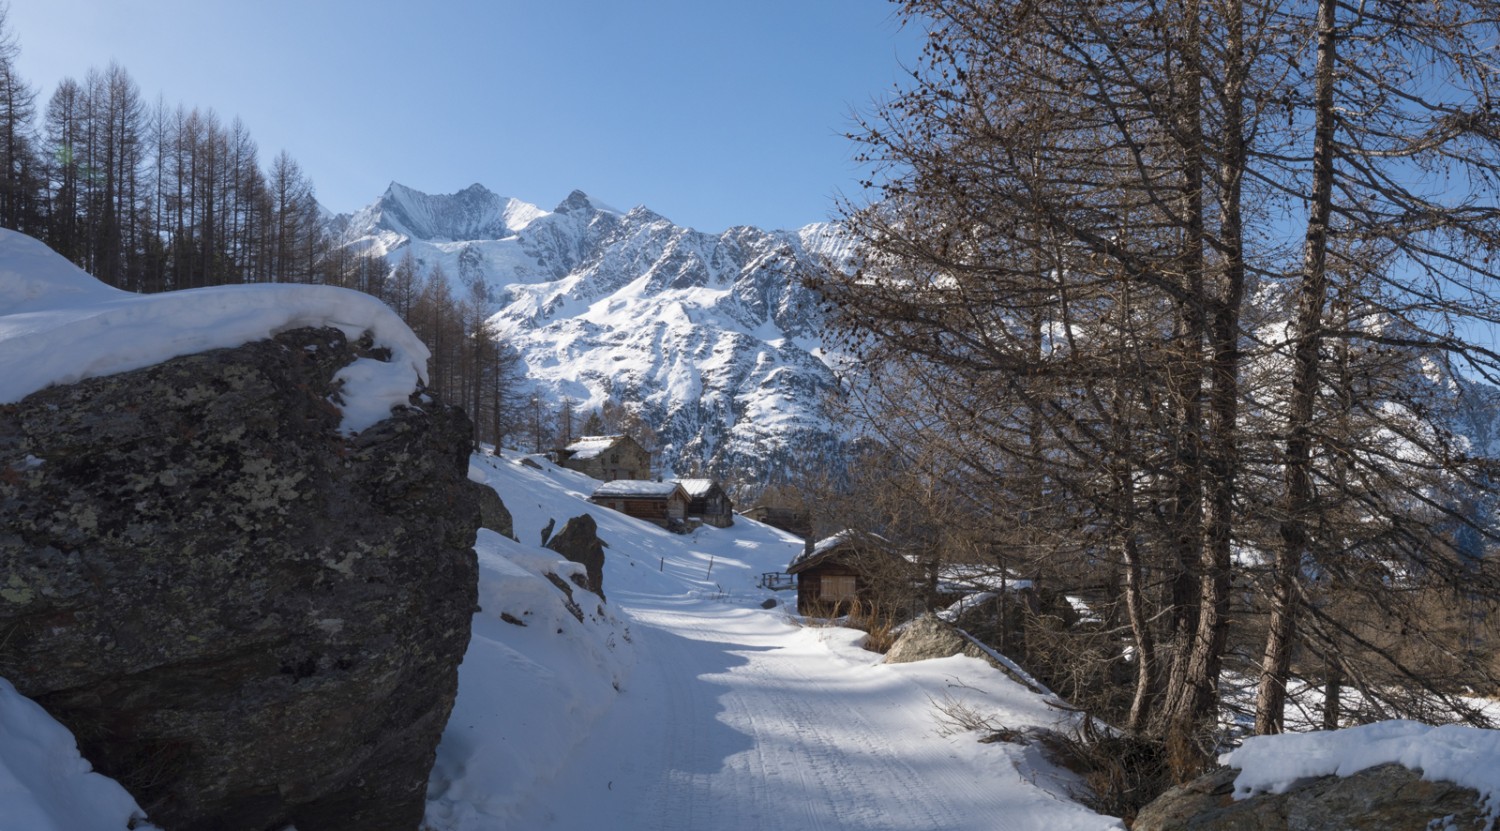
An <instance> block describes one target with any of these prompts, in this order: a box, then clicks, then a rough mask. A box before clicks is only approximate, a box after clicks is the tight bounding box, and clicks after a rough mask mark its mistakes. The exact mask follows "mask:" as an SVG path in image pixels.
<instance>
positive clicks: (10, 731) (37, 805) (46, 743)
mask: <svg viewBox="0 0 1500 831" xmlns="http://www.w3.org/2000/svg"><path fill="white" fill-rule="evenodd" d="M0 806H4V807H3V809H0V831H125V829H126V828H131V827H133V828H138V829H150V828H154V826H149V825H134V826H132V825H130V821H131V820H132V819H133V818H139V817H143V816H145V815H144V813H143V812H142V811H141V809H140V806H139V805H137V804H136V801H135V800H134V799H132V798H131V796H130V794H128V793H126V792H125V789H124V788H122V787H120V784H119V783H118V782H116V781H115V780H113V779H110V778H108V777H106V776H102V775H100V774H97V773H94V772H93V767H92V766H90V765H89V763H88V762H87V761H85V760H84V759H83V757H82V756H80V755H78V745H77V743H76V742H75V741H74V740H73V734H72V733H71V732H69V731H68V728H66V727H64V726H62V725H61V724H58V723H57V721H55V720H54V719H53V718H52V717H51V716H50V715H48V714H47V711H46V710H43V709H42V708H41V706H40V705H38V704H37V703H36V702H34V701H32V700H31V699H29V698H26V697H25V696H23V695H21V694H20V693H18V692H16V688H15V687H14V686H12V685H11V683H10V682H9V681H6V680H5V679H3V678H0Z"/></svg>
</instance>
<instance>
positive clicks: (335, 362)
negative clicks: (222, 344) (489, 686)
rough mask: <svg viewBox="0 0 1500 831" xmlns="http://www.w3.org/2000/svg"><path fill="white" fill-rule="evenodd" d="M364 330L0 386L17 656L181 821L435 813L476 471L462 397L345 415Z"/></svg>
mask: <svg viewBox="0 0 1500 831" xmlns="http://www.w3.org/2000/svg"><path fill="white" fill-rule="evenodd" d="M368 346H369V344H367V343H366V344H362V345H361V344H351V343H349V342H347V340H346V338H345V336H344V335H343V334H342V333H341V332H340V331H339V330H338V329H333V328H323V329H295V330H292V331H288V332H285V333H283V334H280V335H278V336H277V337H275V338H274V339H271V340H266V341H259V342H254V343H249V344H246V345H244V346H241V347H238V348H232V349H219V350H213V351H209V352H203V353H199V354H195V355H189V356H185V357H180V358H175V359H172V360H169V361H167V362H165V363H161V364H158V365H155V366H151V367H148V368H144V369H139V370H134V371H131V372H126V373H122V374H117V375H110V376H106V377H101V378H92V379H88V380H84V381H81V382H79V383H76V384H69V385H61V386H54V387H50V388H48V389H44V390H42V391H40V392H36V393H34V394H31V395H29V396H27V397H26V398H24V399H22V400H21V401H19V402H18V403H15V404H9V405H5V406H3V407H0V633H4V636H3V637H0V671H3V674H4V675H5V676H6V677H7V678H9V679H10V680H11V681H12V682H13V683H14V684H15V685H16V687H17V689H18V690H19V691H20V692H21V693H23V694H24V695H26V696H28V697H30V698H32V699H33V700H35V701H37V702H38V703H40V704H41V705H42V706H43V707H45V708H46V709H47V711H48V712H50V713H51V714H52V715H53V716H54V717H56V718H57V719H58V720H59V721H60V722H62V723H63V724H64V725H66V726H67V727H68V728H70V729H71V730H72V731H73V732H74V734H75V735H76V736H77V738H78V741H79V744H80V747H81V749H82V751H83V753H84V755H85V757H86V758H88V759H89V760H90V761H91V762H93V763H94V765H95V766H96V768H97V769H98V770H100V771H101V772H103V773H106V774H108V775H111V776H113V777H115V778H117V779H118V780H120V782H121V783H123V784H124V785H125V786H126V787H127V788H128V789H129V790H130V791H131V792H132V794H133V795H134V796H135V797H136V798H137V800H139V802H140V804H141V805H142V807H143V808H144V809H145V810H146V811H147V813H148V815H149V816H150V818H151V819H152V821H153V822H155V823H157V824H160V825H161V826H162V827H165V828H169V829H173V831H178V830H179V829H265V828H281V827H285V826H286V825H289V824H295V825H296V826H297V827H298V828H301V829H303V830H304V831H320V829H323V830H326V829H355V828H358V829H362V830H364V831H368V829H403V830H404V831H411V829H415V828H416V827H417V825H418V823H419V822H420V820H421V817H422V811H423V801H424V799H423V798H424V792H425V788H426V783H427V777H428V771H429V770H430V768H431V766H432V761H433V756H434V751H435V747H436V744H437V741H438V738H439V735H440V734H441V732H442V729H443V726H444V723H445V721H446V720H447V717H448V713H449V710H450V708H451V707H452V704H453V700H454V695H455V692H456V687H457V665H458V663H459V661H460V660H461V658H462V655H463V652H464V649H465V646H466V644H467V642H468V635H469V624H470V620H471V614H472V612H473V611H474V608H475V597H476V567H475V561H474V552H473V550H472V546H473V544H474V539H475V529H476V527H477V526H478V524H479V510H478V505H477V502H476V497H475V493H474V489H475V488H476V487H477V486H475V485H473V484H472V483H470V482H469V481H468V480H467V478H466V471H467V459H468V450H469V440H470V430H469V424H468V421H467V418H466V417H465V416H464V415H463V414H462V413H461V412H459V411H458V410H455V409H450V408H447V407H444V406H441V405H438V404H435V403H433V402H430V401H424V402H421V406H420V407H411V408H406V409H400V410H397V411H396V412H395V413H393V414H392V415H391V417H389V418H387V419H385V420H383V421H380V422H378V423H376V424H375V425H373V426H371V427H368V428H367V429H364V430H363V431H362V432H360V433H358V434H357V435H354V436H347V435H345V434H342V433H341V432H340V430H339V427H340V419H341V415H340V412H339V410H338V409H337V408H336V407H335V406H334V405H333V404H331V403H330V397H331V396H332V395H333V394H334V387H335V383H336V382H335V381H334V376H335V374H336V373H337V372H338V371H339V370H340V369H341V368H342V367H344V366H346V365H348V364H350V363H351V362H352V361H354V360H355V359H356V357H358V356H360V355H361V354H363V355H364V356H365V357H376V358H378V357H380V355H379V354H377V353H378V350H374V351H372V350H370V349H368ZM335 400H336V399H335Z"/></svg>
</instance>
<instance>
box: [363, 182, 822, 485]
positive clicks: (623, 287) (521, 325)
mask: <svg viewBox="0 0 1500 831" xmlns="http://www.w3.org/2000/svg"><path fill="white" fill-rule="evenodd" d="M339 227H340V228H342V234H343V239H344V241H345V244H347V245H349V246H350V247H352V248H355V249H358V250H364V251H370V252H374V253H378V254H382V255H384V256H386V257H387V258H388V260H389V261H390V262H391V264H392V265H394V262H395V260H396V259H397V258H399V257H402V256H405V253H406V252H407V251H410V252H411V253H412V255H413V256H414V257H415V258H416V260H417V261H418V262H419V263H420V264H422V265H424V266H426V267H427V268H429V269H430V268H431V267H432V266H437V265H440V266H442V268H443V270H444V272H445V273H447V274H448V275H449V276H450V277H455V278H457V279H458V280H460V281H462V282H463V283H464V284H466V285H475V284H478V285H479V286H481V287H482V290H483V291H484V293H485V295H486V296H487V297H488V298H489V300H490V303H491V308H492V310H493V311H494V312H495V318H494V322H495V323H497V324H498V325H499V327H500V330H501V331H502V332H503V333H504V336H505V337H507V338H508V339H509V340H510V341H511V342H512V343H513V344H514V345H515V346H516V347H517V348H518V349H519V350H520V352H521V355H522V357H523V359H524V360H525V363H526V368H527V374H528V376H529V377H530V378H531V379H532V381H533V382H534V383H535V384H536V385H537V387H538V389H539V390H541V392H542V394H543V396H544V397H547V398H550V399H551V400H552V403H553V404H554V405H555V404H556V403H557V402H558V401H559V400H560V398H561V397H562V396H565V395H566V396H569V397H571V398H572V399H573V400H575V401H578V402H582V406H583V407H584V408H585V409H591V408H594V407H598V406H600V405H601V404H602V403H603V402H604V401H605V400H607V399H613V400H614V401H615V402H617V403H624V404H636V405H640V406H641V407H642V408H643V410H644V412H643V415H644V417H645V420H646V421H647V422H648V423H650V424H653V425H658V427H659V431H658V439H659V441H660V448H659V450H658V463H659V464H661V465H662V466H663V467H664V468H665V469H667V470H675V471H682V470H686V469H687V467H688V466H689V464H690V463H691V462H693V461H697V462H701V463H704V464H705V469H706V470H707V471H709V472H710V473H712V474H715V475H718V476H720V477H723V476H724V475H726V474H728V473H730V472H731V471H733V472H734V473H735V474H736V475H737V477H738V478H743V479H748V480H750V481H764V480H765V479H766V478H767V477H768V476H769V475H770V473H771V471H772V470H773V469H777V468H782V467H785V466H787V465H788V464H791V463H794V462H805V461H807V460H808V459H810V458H816V457H818V456H822V455H828V454H830V453H831V452H832V450H833V449H834V448H836V447H837V446H838V445H839V441H840V436H839V434H838V433H837V432H836V431H835V430H834V429H833V428H831V427H830V425H829V418H828V417H827V414H826V412H825V410H824V407H825V399H826V398H827V396H828V394H829V393H830V392H831V391H832V390H833V389H834V388H835V379H834V374H833V370H832V369H830V363H833V362H834V361H833V359H831V358H828V356H827V353H826V352H825V348H826V347H825V344H824V343H823V340H822V337H823V330H822V322H823V316H822V313H821V311H820V309H819V306H818V301H817V298H816V297H815V296H814V295H812V294H811V293H810V292H809V291H808V290H807V289H806V288H805V287H804V286H803V285H802V278H803V276H804V275H806V274H807V273H809V272H810V271H811V270H813V269H817V268H821V267H822V263H823V262H825V261H832V262H836V263H837V262H842V261H845V260H847V258H848V256H849V253H848V250H847V242H846V241H845V240H844V239H843V238H842V237H841V236H840V235H839V234H838V233H836V231H835V230H834V228H833V226H830V225H826V224H818V225H809V226H807V227H805V228H802V229H800V230H796V231H763V230H760V229H758V228H752V227H737V228H731V229H729V230H727V231H724V232H723V233H719V234H708V233H702V232H699V231H694V230H691V229H688V228H684V227H681V226H678V225H675V224H673V223H672V222H670V221H668V220H667V219H666V218H664V217H662V216H660V215H658V214H656V213H653V212H652V211H650V210H647V209H646V208H643V207H637V208H635V209H633V210H630V211H628V212H620V211H617V210H614V209H611V208H609V207H607V206H604V205H601V204H599V203H598V202H597V201H595V200H593V199H591V198H589V197H588V196H587V195H585V194H583V193H581V192H578V191H575V192H574V193H573V194H572V195H570V196H569V197H568V198H567V199H565V200H564V201H563V202H562V203H561V204H560V205H558V206H557V207H556V208H555V209H554V210H552V211H550V212H548V211H544V210H541V209H539V208H536V207H534V206H531V205H527V204H525V203H522V202H518V201H517V200H514V199H506V198H503V197H499V196H496V195H494V194H492V193H490V192H489V191H487V190H485V189H484V188H483V187H480V186H479V185H474V186H472V187H470V188H467V189H465V190H464V191H461V192H459V193H456V194H451V195H446V196H429V195H427V194H423V193H419V192H417V191H414V190H411V189H410V188H406V187H403V186H401V185H396V184H393V185H391V187H390V189H389V190H387V191H386V193H385V194H384V195H383V196H381V197H380V199H378V200H377V201H376V202H375V203H373V204H372V205H370V206H369V207H367V208H365V209H364V210H362V211H360V212H359V213H357V214H354V215H353V216H352V217H347V218H345V219H344V220H341V221H340V223H339Z"/></svg>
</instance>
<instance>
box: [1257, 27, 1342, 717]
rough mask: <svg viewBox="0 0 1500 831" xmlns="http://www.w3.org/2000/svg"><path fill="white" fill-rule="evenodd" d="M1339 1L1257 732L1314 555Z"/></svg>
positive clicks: (1278, 691)
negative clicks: (1316, 424)
mask: <svg viewBox="0 0 1500 831" xmlns="http://www.w3.org/2000/svg"><path fill="white" fill-rule="evenodd" d="M1336 13H1337V4H1336V0H1318V46H1317V48H1318V59H1317V65H1316V69H1315V70H1314V71H1315V76H1314V78H1315V84H1316V102H1315V107H1316V112H1315V116H1314V117H1315V122H1314V132H1313V135H1314V138H1313V183H1312V184H1313V188H1312V204H1311V207H1310V212H1309V215H1308V220H1307V242H1306V246H1305V248H1304V249H1303V266H1302V284H1301V286H1300V288H1299V291H1298V298H1297V320H1296V322H1295V324H1294V327H1295V328H1294V329H1293V332H1292V336H1293V339H1294V341H1293V342H1294V344H1295V349H1294V352H1293V355H1292V389H1291V395H1290V400H1289V402H1288V407H1287V430H1286V457H1285V459H1284V464H1285V467H1286V472H1285V481H1286V494H1285V498H1284V500H1283V502H1282V512H1283V513H1282V519H1281V527H1280V536H1281V548H1280V550H1279V551H1278V552H1277V555H1276V562H1275V565H1274V577H1273V584H1272V587H1271V623H1270V629H1269V631H1268V632H1267V634H1266V649H1265V654H1264V656H1263V657H1262V659H1261V672H1260V687H1259V690H1258V691H1257V693H1256V698H1255V732H1256V733H1258V734H1261V735H1264V734H1267V733H1280V732H1281V731H1282V728H1283V726H1284V710H1285V707H1286V683H1287V678H1288V675H1289V674H1290V671H1291V660H1292V648H1293V641H1294V638H1295V635H1296V623H1297V605H1296V604H1297V599H1296V595H1295V590H1296V581H1297V580H1298V578H1299V573H1300V571H1301V568H1302V561H1303V558H1304V556H1305V555H1306V553H1307V548H1308V533H1307V524H1306V522H1305V517H1306V514H1307V512H1308V511H1309V510H1310V509H1311V508H1312V501H1313V490H1312V470H1311V468H1312V420H1313V407H1314V404H1315V403H1316V399H1317V392H1318V383H1319V375H1320V373H1319V360H1318V350H1319V346H1320V344H1321V342H1322V332H1323V307H1324V303H1325V295H1326V294H1327V292H1328V270H1327V261H1328V226H1329V220H1330V216H1331V213H1332V205H1333V175H1334V146H1333V140H1334V109H1333V84H1334V68H1335V63H1336V61H1337V57H1336V55H1335V52H1334V47H1335V31H1334V25H1335V22H1336Z"/></svg>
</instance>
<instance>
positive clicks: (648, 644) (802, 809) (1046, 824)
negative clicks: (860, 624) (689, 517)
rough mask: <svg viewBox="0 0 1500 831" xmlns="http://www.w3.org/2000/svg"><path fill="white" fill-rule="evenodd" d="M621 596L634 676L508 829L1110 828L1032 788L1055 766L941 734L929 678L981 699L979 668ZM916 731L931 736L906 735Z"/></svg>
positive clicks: (719, 610)
mask: <svg viewBox="0 0 1500 831" xmlns="http://www.w3.org/2000/svg"><path fill="white" fill-rule="evenodd" d="M616 602H619V603H620V604H621V607H622V608H623V609H624V611H625V613H626V615H627V616H628V617H629V618H631V620H632V623H631V629H632V632H633V634H634V638H635V642H636V647H637V650H638V653H639V656H640V663H639V665H638V667H637V669H636V671H635V674H634V677H633V679H632V681H631V683H630V684H629V686H628V687H627V688H625V689H624V690H623V691H622V694H621V695H620V697H619V699H618V700H617V702H616V703H615V705H614V707H613V708H611V711H610V712H609V714H608V715H606V716H605V717H604V718H603V719H602V720H601V721H600V722H599V723H598V724H597V725H596V727H595V729H594V731H593V733H592V735H591V736H590V737H589V738H588V739H587V740H586V741H585V742H584V744H583V745H582V746H581V747H580V748H579V749H578V750H577V752H575V754H574V756H573V762H572V763H571V764H570V765H569V767H568V768H567V769H566V770H565V771H564V772H563V773H562V775H560V776H559V777H557V778H556V779H555V780H553V782H552V783H550V784H549V785H547V786H545V787H543V788H541V789H539V790H538V791H536V792H534V793H533V794H532V795H531V798H530V799H529V800H527V801H526V803H525V804H524V805H523V807H522V808H521V811H520V818H519V819H518V820H517V821H516V822H515V823H514V824H513V827H515V828H559V829H597V828H639V829H659V830H660V831H701V830H702V829H714V830H715V831H736V830H737V829H744V830H745V831H752V830H753V829H768V828H778V829H801V830H803V831H872V830H873V829H905V830H910V829H993V830H997V831H1012V830H1014V831H1028V830H1029V829H1036V831H1043V829H1054V831H1055V830H1056V829H1069V828H1078V829H1105V828H1119V827H1120V826H1119V825H1118V824H1117V821H1115V820H1113V819H1110V818H1106V817H1100V816H1097V815H1094V814H1092V813H1089V812H1087V811H1085V810H1083V809H1081V808H1080V807H1079V806H1077V805H1076V804H1075V803H1072V802H1069V801H1065V800H1062V799H1058V798H1056V797H1054V796H1051V795H1049V794H1048V793H1047V791H1048V790H1060V788H1061V783H1060V782H1056V781H1052V782H1049V781H1041V780H1044V779H1047V778H1049V777H1050V776H1051V775H1052V773H1051V772H1050V768H1049V766H1047V765H1046V764H1045V763H1044V762H1041V761H1040V760H1039V759H1037V758H1036V757H1035V756H1034V754H1033V752H1031V751H1027V750H1024V749H1021V748H1017V747H1005V746H996V745H978V744H977V743H976V742H975V740H974V739H975V737H974V736H973V735H972V734H965V735H958V736H950V737H943V736H940V735H938V729H937V728H938V725H937V722H936V721H935V720H934V718H933V715H934V707H933V705H932V702H931V700H930V691H931V690H932V688H933V684H932V681H933V680H934V678H937V679H938V680H939V681H941V680H943V678H945V677H946V678H947V679H950V680H949V683H950V684H951V685H952V687H953V689H954V691H955V693H959V692H962V693H965V694H967V697H970V698H973V697H984V692H983V691H982V690H980V689H978V688H974V687H968V686H967V685H966V681H965V676H967V675H968V674H969V672H972V671H973V670H974V667H973V666H971V664H977V663H978V662H974V661H971V660H970V659H966V658H955V659H947V660H944V661H936V662H925V663H926V664H927V665H924V666H922V667H921V668H920V669H918V668H917V667H916V666H915V665H911V666H909V667H901V668H896V667H888V666H883V665H880V664H878V661H879V656H878V655H874V654H872V653H869V652H865V651H864V650H861V649H859V648H858V647H857V646H856V645H855V644H854V642H855V641H856V640H857V633H852V632H849V631H848V630H841V629H831V628H803V627H798V626H796V625H795V624H793V623H792V622H791V621H790V619H788V618H787V616H786V615H785V614H784V613H781V612H766V611H763V610H760V609H755V608H749V609H746V608H739V607H736V606H735V605H733V604H732V603H721V602H714V601H710V600H683V599H680V598H679V599H673V600H668V599H665V598H651V597H644V596H641V597H629V598H620V599H619V600H618V601H616ZM929 665H932V666H929ZM895 670H907V671H906V672H902V671H895ZM913 673H915V674H916V675H917V676H919V677H916V678H914V677H910V676H911V675H912V674H913ZM995 703H999V702H995ZM1011 703H1012V704H1014V703H1019V702H1011ZM1037 715H1044V714H1037ZM1027 721H1030V719H1027ZM914 733H915V734H917V735H919V736H923V737H924V738H925V740H923V741H918V742H911V741H909V740H905V739H909V737H911V736H912V735H913V734H914ZM1043 771H1049V772H1045V773H1044V772H1043ZM1038 785H1040V786H1042V787H1040V788H1039V787H1038Z"/></svg>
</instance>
